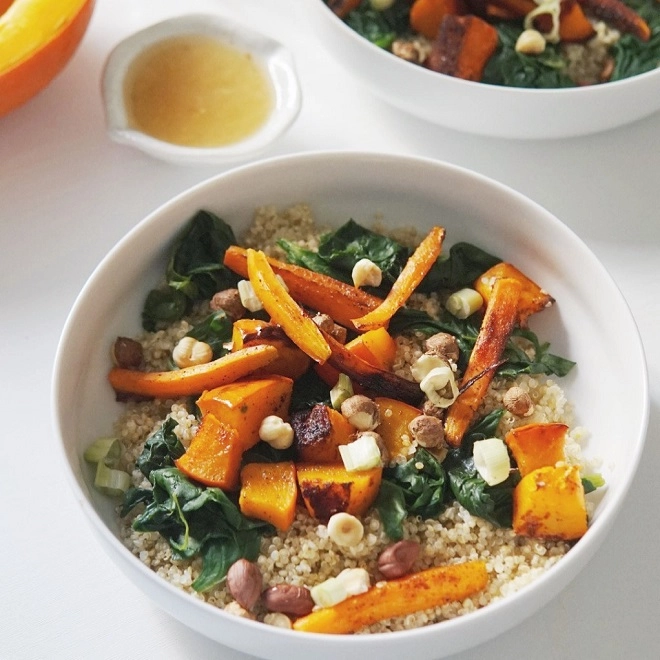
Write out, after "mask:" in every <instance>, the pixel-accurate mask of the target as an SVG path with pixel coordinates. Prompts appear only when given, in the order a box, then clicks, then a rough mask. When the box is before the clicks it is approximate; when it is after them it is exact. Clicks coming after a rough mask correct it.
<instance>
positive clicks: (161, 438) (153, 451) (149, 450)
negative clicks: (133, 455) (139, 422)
mask: <svg viewBox="0 0 660 660" xmlns="http://www.w3.org/2000/svg"><path fill="white" fill-rule="evenodd" d="M177 424H178V422H177V421H176V420H175V419H173V418H172V417H168V418H167V419H166V420H165V421H164V422H163V423H162V425H161V427H160V428H159V429H158V430H157V431H156V432H154V433H152V434H151V435H150V436H149V437H148V438H147V441H146V442H145V443H144V447H143V449H142V453H141V454H140V455H139V456H138V458H137V461H136V464H137V467H138V469H139V470H140V472H142V474H143V475H144V476H145V477H147V479H149V478H150V475H151V473H152V472H153V471H154V470H159V469H161V468H164V467H169V466H172V465H174V461H175V459H177V458H179V456H182V455H183V453H184V452H185V449H184V448H183V445H182V444H181V441H180V440H179V438H178V437H177V435H176V433H174V429H175V428H176V427H177Z"/></svg>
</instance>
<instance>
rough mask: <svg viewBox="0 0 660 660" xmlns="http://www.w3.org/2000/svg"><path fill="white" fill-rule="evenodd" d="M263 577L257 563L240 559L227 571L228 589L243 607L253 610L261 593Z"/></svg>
mask: <svg viewBox="0 0 660 660" xmlns="http://www.w3.org/2000/svg"><path fill="white" fill-rule="evenodd" d="M262 579H263V578H262V577H261V571H260V570H259V567H258V566H257V565H256V564H254V563H252V562H251V561H248V560H247V559H239V560H238V561H236V562H234V563H233V564H232V565H231V566H230V567H229V570H228V571H227V589H229V593H230V594H231V595H232V596H233V597H234V600H236V602H237V603H238V604H239V605H241V607H244V608H245V609H246V610H251V609H252V608H253V607H254V606H255V605H256V603H257V601H258V600H259V596H260V595H261V587H262Z"/></svg>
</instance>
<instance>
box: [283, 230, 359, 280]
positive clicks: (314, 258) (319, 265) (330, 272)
mask: <svg viewBox="0 0 660 660" xmlns="http://www.w3.org/2000/svg"><path fill="white" fill-rule="evenodd" d="M277 244H278V245H279V246H280V247H281V248H282V249H283V250H284V253H285V254H286V258H287V261H288V262H289V263H291V264H295V265H296V266H302V267H303V268H307V270H311V271H314V272H315V273H320V274H321V275H327V276H328V277H334V279H336V280H339V281H341V282H346V283H348V284H352V281H351V279H350V276H347V274H346V273H344V272H342V271H340V270H337V269H336V268H333V267H332V266H331V265H330V264H329V263H328V262H327V261H326V260H325V259H324V258H323V257H321V256H319V254H318V253H317V252H314V251H313V250H308V249H307V248H303V247H300V245H296V244H295V243H292V242H291V241H287V240H286V239H284V238H280V239H279V240H278V241H277Z"/></svg>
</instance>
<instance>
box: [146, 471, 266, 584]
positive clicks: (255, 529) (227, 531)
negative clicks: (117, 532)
mask: <svg viewBox="0 0 660 660" xmlns="http://www.w3.org/2000/svg"><path fill="white" fill-rule="evenodd" d="M150 481H151V483H152V485H153V491H152V499H151V501H150V502H148V503H147V506H146V507H145V509H144V511H143V512H142V513H140V514H138V515H137V516H136V518H135V520H134V521H133V529H135V530H136V531H140V532H158V533H160V534H161V535H162V536H163V537H164V538H166V539H167V541H168V543H169V544H170V547H171V548H172V557H173V559H174V560H180V559H190V558H192V557H194V556H197V555H201V556H202V559H203V567H202V571H201V573H200V575H199V577H198V578H197V580H195V582H194V583H193V585H192V586H193V588H194V589H196V590H197V591H203V590H206V589H209V588H210V587H212V586H214V585H215V584H217V583H218V582H220V581H221V580H222V579H223V578H224V577H225V575H226V574H227V570H228V569H229V566H231V564H232V563H234V562H235V561H236V560H237V559H239V558H240V557H245V558H246V559H249V560H251V561H253V560H255V559H256V557H257V555H258V552H259V545H260V541H261V536H262V534H266V533H272V532H273V531H274V530H273V528H272V527H271V525H269V524H267V523H264V522H261V521H256V520H250V519H248V518H245V517H244V516H243V515H242V514H241V512H240V511H239V509H238V507H237V506H236V504H235V503H234V502H232V501H231V500H230V499H229V498H228V497H227V495H226V494H225V493H224V492H223V491H222V490H220V489H219V488H207V487H204V486H198V485H196V484H194V483H193V482H191V481H190V480H188V479H187V478H186V477H185V476H184V475H183V474H182V473H181V472H179V470H177V469H176V468H174V467H166V468H161V469H158V470H154V471H152V472H151V474H150Z"/></svg>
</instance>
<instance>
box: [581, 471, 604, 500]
mask: <svg viewBox="0 0 660 660" xmlns="http://www.w3.org/2000/svg"><path fill="white" fill-rule="evenodd" d="M604 485H605V479H603V476H602V475H601V474H589V475H587V476H585V477H582V487H583V488H584V492H585V495H586V494H587V493H593V492H594V491H595V490H597V489H598V488H602V487H603V486H604Z"/></svg>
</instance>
